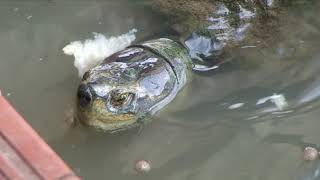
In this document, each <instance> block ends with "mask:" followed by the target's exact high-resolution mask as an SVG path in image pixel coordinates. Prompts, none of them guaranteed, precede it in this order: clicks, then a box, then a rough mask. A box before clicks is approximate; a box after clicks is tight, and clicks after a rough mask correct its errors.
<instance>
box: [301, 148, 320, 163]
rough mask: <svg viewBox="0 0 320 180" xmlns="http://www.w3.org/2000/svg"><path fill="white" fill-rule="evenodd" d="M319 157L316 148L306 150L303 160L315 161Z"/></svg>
mask: <svg viewBox="0 0 320 180" xmlns="http://www.w3.org/2000/svg"><path fill="white" fill-rule="evenodd" d="M318 157H319V153H318V150H317V149H316V148H313V147H306V148H304V151H303V159H304V160H305V161H314V160H316V159H318Z"/></svg>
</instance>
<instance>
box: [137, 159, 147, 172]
mask: <svg viewBox="0 0 320 180" xmlns="http://www.w3.org/2000/svg"><path fill="white" fill-rule="evenodd" d="M150 169H151V165H150V163H149V162H148V161H145V160H139V161H137V162H136V170H137V171H138V172H141V173H147V172H149V171H150Z"/></svg>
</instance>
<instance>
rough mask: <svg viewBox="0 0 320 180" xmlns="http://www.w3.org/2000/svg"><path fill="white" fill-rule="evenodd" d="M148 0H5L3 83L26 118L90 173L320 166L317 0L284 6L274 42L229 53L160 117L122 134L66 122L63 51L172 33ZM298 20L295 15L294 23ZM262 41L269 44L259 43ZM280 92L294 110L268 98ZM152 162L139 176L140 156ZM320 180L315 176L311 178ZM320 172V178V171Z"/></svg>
mask: <svg viewBox="0 0 320 180" xmlns="http://www.w3.org/2000/svg"><path fill="white" fill-rule="evenodd" d="M149 3H150V1H134V2H133V1H130V0H122V1H115V0H114V1H113V0H108V1H76V0H70V1H62V0H61V1H58V0H57V1H53V0H52V1H40V0H38V1H35V0H33V1H31V0H28V1H18V0H15V1H5V0H1V1H0V22H1V26H0V54H1V60H0V87H1V90H2V91H3V94H4V95H5V96H6V97H7V98H8V99H9V100H10V101H11V102H12V103H13V104H14V105H15V106H16V107H17V109H18V111H19V112H20V113H21V114H23V116H25V117H26V119H28V121H29V123H30V124H31V125H32V126H33V127H34V128H35V129H36V130H37V132H39V133H40V135H41V136H42V137H43V138H44V139H45V140H46V141H47V142H48V143H49V144H50V145H51V146H52V147H53V148H54V149H55V150H56V151H57V152H58V154H59V155H60V156H61V157H62V158H63V159H64V160H65V161H66V162H67V163H68V164H69V165H70V166H71V167H72V168H73V169H74V170H75V172H76V173H77V174H79V175H80V176H81V177H83V178H84V179H159V180H163V179H168V180H171V179H172V180H178V179H181V180H182V179H183V180H186V179H192V180H193V179H199V180H200V179H223V180H229V179H230V180H231V179H238V180H258V179H259V180H275V179H281V180H287V179H288V180H289V179H295V178H296V179H307V178H308V176H310V177H312V176H313V175H314V173H316V171H317V169H319V165H320V162H315V163H313V164H310V163H309V164H308V163H305V162H303V161H302V158H301V156H302V155H301V152H302V149H303V147H304V146H307V145H314V146H319V145H320V139H319V138H318V137H320V131H319V130H318V127H319V126H320V121H319V115H320V111H319V106H320V100H319V96H320V78H319V77H320V76H319V75H320V46H319V45H320V43H319V42H320V21H319V19H318V18H317V17H319V15H320V12H319V11H318V9H319V8H320V3H317V2H314V3H313V4H312V5H309V6H299V5H297V6H296V7H293V8H289V13H288V14H289V15H288V19H291V20H292V19H293V20H294V23H292V24H291V23H287V24H286V25H285V26H284V27H283V28H280V32H278V34H273V36H274V40H271V41H267V42H257V43H255V44H243V48H238V49H235V50H234V51H232V57H234V60H233V61H232V62H230V63H228V64H225V66H223V67H220V68H219V69H218V70H216V71H213V72H209V73H197V74H195V75H194V80H193V81H192V82H191V83H190V84H189V85H187V87H186V88H185V89H184V90H183V91H182V92H181V93H180V94H179V95H178V97H177V98H176V99H175V101H174V102H173V103H171V104H170V105H169V106H168V107H167V108H165V109H164V110H163V111H161V112H160V113H159V114H158V115H157V116H156V117H154V121H153V122H152V123H150V124H148V125H146V126H145V127H143V128H142V129H139V130H136V129H134V130H131V131H128V132H125V133H121V134H116V135H107V134H103V133H97V132H92V131H90V130H87V129H85V128H75V129H69V128H68V127H67V126H66V124H65V122H64V116H65V112H66V111H68V109H70V106H72V104H73V102H74V96H75V92H76V88H77V83H78V81H79V79H78V78H77V72H76V70H75V68H74V67H73V64H72V63H73V59H72V57H69V56H65V55H63V52H62V50H61V49H62V48H63V47H64V46H65V45H66V44H67V43H69V42H70V41H74V40H79V39H85V38H88V37H90V36H91V32H100V33H103V34H105V35H119V34H122V33H124V32H127V31H128V30H130V29H132V28H137V29H138V30H139V33H138V34H137V38H138V41H139V40H144V39H148V38H153V37H160V36H162V35H166V32H167V28H168V26H167V25H168V24H167V23H165V21H164V19H163V18H162V17H160V16H159V15H157V14H155V13H152V11H151V10H150V8H149ZM288 22H292V21H288ZM261 44H263V45H261ZM275 93H276V94H282V95H283V96H284V97H285V98H286V101H287V103H288V105H289V108H288V109H285V110H282V111H280V110H277V109H276V106H275V105H274V103H272V102H270V101H268V102H265V103H263V104H260V105H257V102H258V101H259V100H261V99H262V98H264V97H268V96H271V95H273V94H275ZM139 159H146V160H149V161H150V162H151V163H152V170H151V171H150V173H148V174H145V175H141V174H137V173H136V172H135V171H134V169H133V167H134V163H135V161H136V160H139ZM314 179H316V178H314ZM318 179H319V178H318Z"/></svg>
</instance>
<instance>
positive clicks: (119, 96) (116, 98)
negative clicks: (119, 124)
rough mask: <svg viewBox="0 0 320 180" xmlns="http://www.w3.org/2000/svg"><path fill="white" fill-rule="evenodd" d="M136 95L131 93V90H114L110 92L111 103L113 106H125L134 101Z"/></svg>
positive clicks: (119, 107) (118, 107)
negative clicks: (122, 91)
mask: <svg viewBox="0 0 320 180" xmlns="http://www.w3.org/2000/svg"><path fill="white" fill-rule="evenodd" d="M134 97H135V94H134V93H131V92H124V93H121V92H120V91H119V90H114V91H112V92H111V93H110V96H109V104H110V105H112V107H114V108H117V109H121V108H125V107H128V106H129V105H130V104H131V103H132V101H133V99H134Z"/></svg>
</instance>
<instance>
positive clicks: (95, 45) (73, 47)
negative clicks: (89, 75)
mask: <svg viewBox="0 0 320 180" xmlns="http://www.w3.org/2000/svg"><path fill="white" fill-rule="evenodd" d="M136 32H137V30H136V29H132V30H130V31H129V32H128V33H125V34H122V35H120V36H111V37H108V38H107V37H105V36H104V35H103V34H100V33H93V35H94V38H93V39H86V40H84V41H73V42H71V43H70V44H68V45H66V46H65V47H64V48H63V49H62V50H63V52H64V54H67V55H73V56H74V66H75V67H76V68H77V69H78V74H79V77H82V76H83V74H84V73H85V72H86V71H88V70H89V69H91V68H93V67H94V66H97V65H98V64H100V63H101V62H102V61H103V60H104V59H105V58H107V57H109V56H110V55H112V54H114V53H116V52H118V51H121V50H123V49H125V48H126V47H128V46H129V45H130V44H131V43H132V42H133V41H134V40H135V39H136V36H135V33H136Z"/></svg>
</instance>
